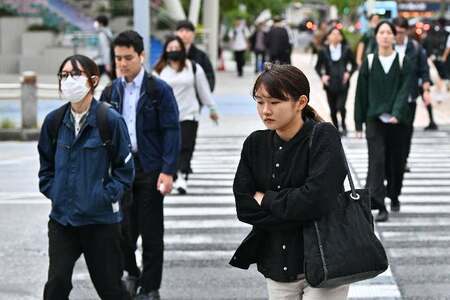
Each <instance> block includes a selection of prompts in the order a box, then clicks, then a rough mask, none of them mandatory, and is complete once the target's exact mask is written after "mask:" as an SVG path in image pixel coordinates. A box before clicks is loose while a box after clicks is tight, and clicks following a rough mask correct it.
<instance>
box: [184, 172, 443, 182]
mask: <svg viewBox="0 0 450 300" xmlns="http://www.w3.org/2000/svg"><path fill="white" fill-rule="evenodd" d="M234 176H235V175H234V174H207V175H205V174H197V173H194V174H191V175H189V181H190V180H195V179H203V180H208V179H214V180H234ZM449 178H450V174H449Z"/></svg>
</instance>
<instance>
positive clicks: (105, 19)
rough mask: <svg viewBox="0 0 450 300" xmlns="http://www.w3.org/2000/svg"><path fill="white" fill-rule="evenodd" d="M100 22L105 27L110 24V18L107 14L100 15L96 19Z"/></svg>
mask: <svg viewBox="0 0 450 300" xmlns="http://www.w3.org/2000/svg"><path fill="white" fill-rule="evenodd" d="M95 20H96V21H97V22H98V23H99V24H101V25H102V26H103V27H106V26H108V23H109V20H108V17H107V16H104V15H100V16H98V17H97V18H96V19H95Z"/></svg>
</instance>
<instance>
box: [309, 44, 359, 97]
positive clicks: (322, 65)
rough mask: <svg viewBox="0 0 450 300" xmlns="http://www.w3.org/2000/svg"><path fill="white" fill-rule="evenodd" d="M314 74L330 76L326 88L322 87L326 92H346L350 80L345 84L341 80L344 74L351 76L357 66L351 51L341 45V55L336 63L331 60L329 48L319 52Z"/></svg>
mask: <svg viewBox="0 0 450 300" xmlns="http://www.w3.org/2000/svg"><path fill="white" fill-rule="evenodd" d="M315 69H316V72H317V74H319V77H321V76H322V75H328V76H330V81H329V84H328V85H327V86H324V88H325V89H326V90H330V91H332V92H346V91H347V90H348V88H349V85H350V79H349V80H348V81H347V83H346V84H343V83H342V78H343V76H344V73H345V72H349V73H350V77H351V75H352V74H353V73H354V72H355V71H356V70H357V69H358V65H357V64H356V61H355V56H354V55H353V52H352V50H351V49H350V47H348V46H347V45H345V44H342V55H341V58H340V59H339V60H337V61H333V60H332V59H331V52H330V47H329V46H326V47H323V48H322V49H321V50H320V51H319V56H318V59H317V63H316V67H315Z"/></svg>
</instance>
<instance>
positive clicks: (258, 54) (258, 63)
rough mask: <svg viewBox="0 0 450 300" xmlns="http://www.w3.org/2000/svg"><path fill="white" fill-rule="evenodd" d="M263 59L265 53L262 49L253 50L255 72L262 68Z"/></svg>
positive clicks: (264, 59) (264, 58)
mask: <svg viewBox="0 0 450 300" xmlns="http://www.w3.org/2000/svg"><path fill="white" fill-rule="evenodd" d="M265 61H266V53H265V52H264V51H260V50H255V73H258V72H260V71H262V70H263V69H264V63H265Z"/></svg>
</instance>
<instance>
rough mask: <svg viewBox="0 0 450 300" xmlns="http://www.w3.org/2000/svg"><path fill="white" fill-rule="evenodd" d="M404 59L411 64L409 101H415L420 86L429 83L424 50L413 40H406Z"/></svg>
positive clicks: (420, 91) (419, 92) (428, 71)
mask: <svg viewBox="0 0 450 300" xmlns="http://www.w3.org/2000/svg"><path fill="white" fill-rule="evenodd" d="M405 55H406V57H407V58H408V59H409V61H410V62H411V76H410V80H411V84H410V88H411V94H410V96H411V99H412V100H413V101H415V100H416V99H417V97H418V96H419V95H420V94H421V93H422V88H421V86H422V84H423V83H424V82H430V83H431V79H430V68H429V67H428V62H427V54H426V51H425V49H424V48H423V47H422V46H421V45H420V44H419V43H418V42H417V41H415V40H413V39H408V43H407V44H406V52H405Z"/></svg>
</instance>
